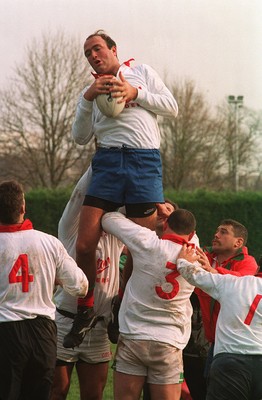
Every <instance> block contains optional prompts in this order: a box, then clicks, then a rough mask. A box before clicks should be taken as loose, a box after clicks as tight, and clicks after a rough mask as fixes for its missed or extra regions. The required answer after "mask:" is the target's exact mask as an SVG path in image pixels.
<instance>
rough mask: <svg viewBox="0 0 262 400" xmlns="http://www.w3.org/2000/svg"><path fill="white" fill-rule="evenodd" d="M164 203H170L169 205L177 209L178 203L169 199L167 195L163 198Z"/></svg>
mask: <svg viewBox="0 0 262 400" xmlns="http://www.w3.org/2000/svg"><path fill="white" fill-rule="evenodd" d="M165 203H168V204H171V206H173V207H174V211H176V210H178V209H179V205H178V204H177V203H174V202H173V201H172V200H170V199H169V198H168V197H166V198H165Z"/></svg>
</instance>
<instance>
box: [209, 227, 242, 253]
mask: <svg viewBox="0 0 262 400" xmlns="http://www.w3.org/2000/svg"><path fill="white" fill-rule="evenodd" d="M239 243H240V238H238V237H235V235H234V230H233V227H232V226H231V225H220V226H219V227H218V228H217V230H216V233H215V236H214V239H213V241H212V249H213V251H214V252H215V253H217V254H221V253H230V252H232V255H233V254H234V253H235V251H236V249H237V248H238V247H239Z"/></svg>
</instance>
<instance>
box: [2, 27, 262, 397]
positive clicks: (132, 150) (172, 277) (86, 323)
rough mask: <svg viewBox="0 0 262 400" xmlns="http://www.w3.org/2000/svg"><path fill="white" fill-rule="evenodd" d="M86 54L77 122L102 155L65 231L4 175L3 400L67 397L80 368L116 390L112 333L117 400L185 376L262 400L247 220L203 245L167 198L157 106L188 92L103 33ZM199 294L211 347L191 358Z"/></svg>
mask: <svg viewBox="0 0 262 400" xmlns="http://www.w3.org/2000/svg"><path fill="white" fill-rule="evenodd" d="M84 54H85V57H86V58H87V61H88V62H89V64H90V66H91V67H92V68H93V70H94V72H95V73H94V74H93V75H94V81H93V83H91V84H90V85H89V86H87V87H86V88H85V89H84V90H83V91H82V93H81V94H80V97H79V100H78V103H77V109H76V115H75V120H74V123H73V129H72V132H73V137H74V140H75V141H76V143H78V144H80V145H85V144H87V143H89V142H90V140H92V139H93V138H95V141H96V152H95V154H94V156H93V159H92V163H91V165H90V167H89V168H88V170H87V171H86V173H85V174H84V175H83V176H82V177H81V179H80V180H79V181H78V183H77V185H76V187H75V189H74V190H73V192H72V195H71V197H70V199H69V201H68V203H67V205H66V207H65V209H64V212H63V214H62V216H61V219H60V221H59V225H58V238H55V237H54V236H51V235H48V234H46V233H43V232H40V231H37V230H35V229H34V228H33V225H32V223H31V221H29V220H28V219H26V218H25V212H26V208H25V199H24V192H23V188H22V186H21V185H20V184H19V183H18V182H16V181H15V180H12V181H5V182H2V183H0V238H1V240H0V252H1V260H2V268H1V271H0V299H1V301H0V310H1V312H0V373H1V378H0V400H16V399H17V400H36V399H37V400H63V399H66V398H67V395H68V392H69V388H70V381H71V377H72V372H73V370H74V368H75V369H76V372H77V377H78V381H79V388H80V399H81V400H102V399H103V391H104V388H105V385H106V382H107V376H108V368H109V361H110V360H111V359H112V357H113V355H112V353H111V342H113V343H117V347H116V352H115V354H114V360H113V361H114V362H113V368H114V388H113V392H112V399H114V400H139V399H140V398H141V395H142V394H143V399H144V400H148V399H152V400H160V399H161V400H180V399H182V398H184V399H185V397H183V396H184V394H183V391H182V384H183V381H184V376H185V377H186V382H187V386H188V388H189V390H190V395H191V397H190V398H191V399H193V400H205V399H207V400H218V399H219V400H242V399H243V400H261V398H262V380H261V379H260V375H261V374H260V372H261V370H262V329H261V321H262V301H260V300H262V279H261V278H260V274H259V267H258V265H257V263H256V260H255V259H254V258H253V257H252V256H250V255H249V254H248V251H247V247H246V242H247V230H246V228H245V227H244V226H243V225H242V224H241V223H239V222H238V221H235V220H233V219H225V220H223V221H221V222H220V224H219V226H218V228H217V231H216V232H215V233H214V238H213V241H212V246H211V248H203V249H201V246H200V243H199V239H198V236H197V234H196V231H197V225H196V219H195V216H194V215H193V214H192V212H190V211H189V210H185V209H182V208H179V207H178V205H177V204H175V203H172V202H171V201H170V200H168V199H165V198H164V194H163V186H162V165H161V157H160V150H159V148H160V131H159V128H158V123H157V116H164V117H169V118H175V117H176V116H177V113H178V106H177V103H176V100H175V98H174V96H173V95H172V93H171V92H170V91H169V90H168V88H167V87H166V86H165V84H164V83H163V82H162V80H161V79H160V77H159V76H158V74H157V73H156V72H155V71H154V70H153V69H152V68H151V67H149V66H147V65H145V64H142V65H138V66H135V67H132V66H131V63H130V60H129V61H127V62H124V63H122V64H120V63H119V60H118V54H117V46H116V43H115V42H114V40H112V38H110V37H109V36H108V35H107V34H106V33H105V32H103V31H97V32H95V33H94V34H92V35H90V36H89V37H88V38H87V39H86V40H85V43H84ZM99 96H100V97H99ZM101 96H106V99H107V100H108V99H113V100H114V101H112V103H113V105H112V106H110V104H109V105H108V104H103V101H104V100H103V101H102V100H100V101H96V99H97V98H99V99H101ZM110 101H111V100H110ZM101 104H102V105H101ZM123 104H124V105H123ZM117 105H119V107H118V106H117ZM110 107H114V111H112V110H111V111H112V113H111V114H110V113H109V111H108V110H109V108H110ZM105 109H106V111H105ZM116 109H118V111H117V112H116ZM103 112H104V113H103ZM200 222H201V221H199V223H200ZM201 245H202V244H201ZM123 255H124V257H125V263H124V268H123V272H121V273H120V267H119V266H120V260H121V257H123ZM193 295H194V296H196V298H197V299H198V303H199V310H200V311H201V321H199V323H201V327H202V329H203V335H204V336H205V340H206V343H207V353H206V354H205V356H204V357H202V359H201V357H198V358H197V359H196V357H195V355H194V357H192V363H191V360H190V358H189V359H188V360H189V361H187V362H184V361H185V358H184V360H183V353H184V352H185V350H186V349H187V348H188V344H189V343H191V341H193V332H194V323H193V319H192V314H193V309H194V304H193V303H192V299H193ZM192 304H193V308H192ZM193 358H194V360H193ZM203 358H204V363H203ZM198 359H199V364H197V360H198ZM193 366H196V369H197V370H198V373H195V372H194V367H193ZM199 376H200V378H199Z"/></svg>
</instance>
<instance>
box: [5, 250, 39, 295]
mask: <svg viewBox="0 0 262 400" xmlns="http://www.w3.org/2000/svg"><path fill="white" fill-rule="evenodd" d="M33 280H34V277H33V275H31V274H29V266H28V257H27V254H20V256H19V257H18V259H17V260H16V262H15V263H14V265H13V268H12V269H11V271H10V273H9V283H18V282H21V283H22V292H28V291H29V282H33Z"/></svg>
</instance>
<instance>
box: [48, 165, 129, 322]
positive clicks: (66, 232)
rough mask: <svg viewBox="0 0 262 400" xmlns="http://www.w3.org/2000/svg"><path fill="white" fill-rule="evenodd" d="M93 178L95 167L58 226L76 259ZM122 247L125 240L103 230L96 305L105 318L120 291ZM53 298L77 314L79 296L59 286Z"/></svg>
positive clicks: (70, 201) (76, 189) (72, 199)
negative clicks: (81, 215)
mask: <svg viewBox="0 0 262 400" xmlns="http://www.w3.org/2000/svg"><path fill="white" fill-rule="evenodd" d="M91 177H92V169H91V168H88V170H87V171H86V173H85V174H84V175H83V176H82V178H81V179H80V180H79V182H78V183H77V185H76V187H75V189H74V190H73V193H72V195H71V197H70V199H69V202H68V203H67V205H66V207H65V209H64V212H63V215H62V217H61V219H60V221H59V225H58V237H59V239H60V240H61V242H62V243H63V245H64V246H65V248H66V249H67V251H68V252H69V254H70V255H71V256H72V257H73V258H74V259H75V256H76V248H75V245H76V239H77V232H78V224H79V215H80V211H81V207H82V204H83V200H84V196H85V192H86V188H87V187H88V185H89V183H90V180H91ZM122 249H123V243H122V242H121V241H119V240H118V239H117V238H116V237H114V236H112V235H109V234H107V233H105V232H103V233H102V236H101V238H100V240H99V243H98V246H97V250H96V262H97V272H96V285H95V291H94V297H95V303H94V308H95V311H96V312H97V313H98V314H99V315H100V316H103V317H104V318H105V319H109V317H110V313H111V301H112V298H113V297H114V296H115V295H116V294H117V293H118V287H119V259H120V255H121V252H122ZM54 301H55V303H56V306H57V307H58V308H59V309H62V310H65V311H69V312H71V313H76V310H77V299H76V298H75V297H73V296H71V295H70V294H69V293H67V292H66V291H65V290H63V288H62V287H60V286H58V287H57V290H56V292H55V295H54Z"/></svg>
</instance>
